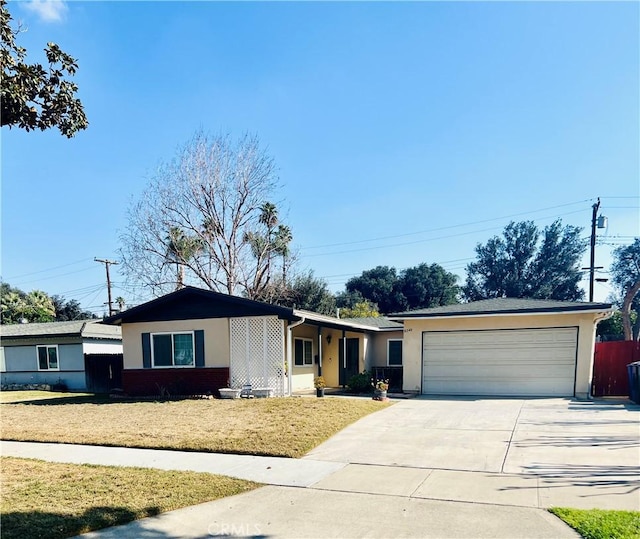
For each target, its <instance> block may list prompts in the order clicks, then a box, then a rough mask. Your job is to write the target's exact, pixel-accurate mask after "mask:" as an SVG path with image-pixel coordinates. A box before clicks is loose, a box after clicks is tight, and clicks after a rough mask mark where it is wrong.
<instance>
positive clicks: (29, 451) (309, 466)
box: [0, 440, 346, 487]
mask: <svg viewBox="0 0 640 539" xmlns="http://www.w3.org/2000/svg"><path fill="white" fill-rule="evenodd" d="M0 452H1V453H2V456H5V457H23V458H32V459H41V460H47V461H50V462H66V463H71V464H102V465H105V466H133V467H139V468H156V469H159V470H179V471H191V472H207V473H212V474H219V475H227V476H229V477H237V478H239V479H247V480H249V481H256V482H258V483H264V484H267V485H279V486H289V487H308V486H311V485H313V484H314V483H317V482H318V481H320V480H321V479H323V478H325V477H327V476H328V475H330V474H332V473H333V472H335V471H337V470H339V469H341V468H344V467H345V466H346V464H345V463H341V462H328V461H327V462H325V461H319V460H318V461H316V460H307V459H305V460H299V459H289V458H278V457H256V456H254V455H227V454H223V453H198V452H195V451H171V450H162V449H132V448H128V447H105V446H95V445H75V444H54V443H32V442H10V441H4V440H3V441H1V442H0Z"/></svg>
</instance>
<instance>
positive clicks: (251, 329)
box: [229, 316, 286, 397]
mask: <svg viewBox="0 0 640 539" xmlns="http://www.w3.org/2000/svg"><path fill="white" fill-rule="evenodd" d="M229 326H230V333H231V334H230V341H231V342H230V344H231V365H230V377H231V387H235V388H240V387H242V386H243V385H244V384H251V386H252V387H253V388H264V387H268V388H271V389H273V394H274V395H275V396H278V397H281V396H283V395H285V378H286V377H285V369H284V367H285V356H284V325H283V322H282V320H279V319H278V318H277V317H276V316H255V317H245V318H231V320H230V324H229Z"/></svg>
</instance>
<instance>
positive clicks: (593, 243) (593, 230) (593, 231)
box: [589, 197, 600, 301]
mask: <svg viewBox="0 0 640 539" xmlns="http://www.w3.org/2000/svg"><path fill="white" fill-rule="evenodd" d="M599 209H600V197H598V202H596V203H595V204H594V205H593V213H592V214H591V259H590V261H589V301H593V280H594V277H595V273H596V268H595V264H596V219H597V217H598V210H599Z"/></svg>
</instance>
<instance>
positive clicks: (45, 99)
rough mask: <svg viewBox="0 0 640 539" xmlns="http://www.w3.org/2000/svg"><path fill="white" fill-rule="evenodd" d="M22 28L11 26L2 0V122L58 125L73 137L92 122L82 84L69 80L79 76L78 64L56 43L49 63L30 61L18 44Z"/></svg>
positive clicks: (36, 126)
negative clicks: (79, 93)
mask: <svg viewBox="0 0 640 539" xmlns="http://www.w3.org/2000/svg"><path fill="white" fill-rule="evenodd" d="M19 31H20V30H19V29H13V28H12V27H11V15H10V13H9V10H8V9H7V2H6V0H0V37H1V41H2V43H1V46H0V66H1V67H2V79H1V81H0V84H1V88H2V95H1V98H0V104H1V113H0V119H1V122H2V125H3V126H5V125H7V126H9V127H10V128H11V127H19V128H21V129H25V130H26V131H31V130H33V129H40V130H43V131H44V130H45V129H49V128H51V127H57V128H58V129H59V131H60V132H61V133H62V134H63V135H65V136H66V137H69V138H70V137H72V136H73V135H75V133H76V132H78V131H79V130H81V129H86V128H87V126H88V125H89V122H88V121H87V117H86V115H85V113H84V108H83V106H82V103H81V102H80V100H79V99H78V98H77V97H76V92H77V91H78V86H77V85H76V84H75V83H73V82H70V81H69V80H65V77H66V76H69V77H72V76H73V75H75V73H76V71H77V69H78V64H77V62H76V60H75V59H74V58H72V57H71V56H69V55H68V54H67V53H65V52H64V51H62V49H60V47H59V46H58V45H56V44H55V43H48V44H47V48H46V49H44V52H45V54H46V56H47V62H48V63H49V66H48V67H47V68H45V67H44V66H43V65H41V64H38V63H34V64H29V63H27V62H26V56H27V51H26V49H25V48H24V47H21V46H19V45H18V44H17V43H16V36H17V34H18V33H19Z"/></svg>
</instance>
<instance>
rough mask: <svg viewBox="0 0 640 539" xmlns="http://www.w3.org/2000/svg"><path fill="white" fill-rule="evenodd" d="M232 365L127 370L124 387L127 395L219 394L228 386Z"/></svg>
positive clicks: (123, 379) (123, 374)
mask: <svg viewBox="0 0 640 539" xmlns="http://www.w3.org/2000/svg"><path fill="white" fill-rule="evenodd" d="M228 380H229V368H228V367H221V368H195V369H135V370H133V369H125V370H123V371H122V389H124V392H125V393H126V394H127V395H134V396H136V395H137V396H143V395H160V394H162V393H165V394H166V393H168V394H169V395H205V394H207V393H211V394H213V395H216V396H219V395H218V389H220V388H221V387H227V382H228Z"/></svg>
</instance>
